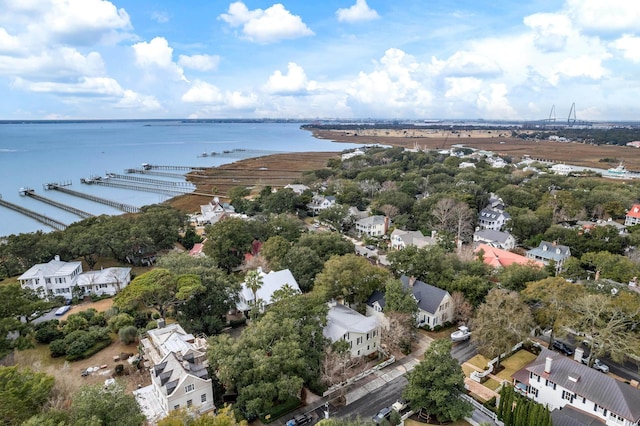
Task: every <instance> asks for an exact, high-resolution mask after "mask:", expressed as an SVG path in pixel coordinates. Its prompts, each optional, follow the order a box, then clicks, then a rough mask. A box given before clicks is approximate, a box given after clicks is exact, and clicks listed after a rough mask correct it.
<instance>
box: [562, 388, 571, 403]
mask: <svg viewBox="0 0 640 426" xmlns="http://www.w3.org/2000/svg"><path fill="white" fill-rule="evenodd" d="M562 399H566V400H567V401H573V394H572V393H571V392H567V391H566V390H563V391H562Z"/></svg>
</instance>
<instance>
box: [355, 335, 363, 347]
mask: <svg viewBox="0 0 640 426" xmlns="http://www.w3.org/2000/svg"><path fill="white" fill-rule="evenodd" d="M360 344H362V336H360V337H358V339H357V340H356V345H360Z"/></svg>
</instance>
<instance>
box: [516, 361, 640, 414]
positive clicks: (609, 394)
mask: <svg viewBox="0 0 640 426" xmlns="http://www.w3.org/2000/svg"><path fill="white" fill-rule="evenodd" d="M547 357H550V358H552V359H553V362H552V364H551V372H550V373H549V374H547V373H545V372H544V366H545V360H546V358H547ZM525 369H526V370H527V371H530V372H532V373H533V374H536V375H538V376H540V377H542V378H545V379H548V380H549V381H551V382H553V383H556V384H558V385H559V386H562V387H563V388H565V389H567V390H569V391H571V392H573V393H575V394H577V395H580V396H582V397H585V398H587V399H589V400H591V401H593V402H595V403H597V404H598V405H599V406H601V407H603V408H606V409H607V410H609V411H611V412H613V413H616V414H618V415H619V416H622V417H624V418H625V419H628V420H631V421H632V422H637V421H639V420H640V390H638V389H635V388H633V387H631V386H630V385H628V384H626V383H624V382H621V381H619V380H616V379H614V378H613V377H610V376H607V375H606V374H602V373H601V372H599V371H597V370H595V369H593V368H589V367H587V366H586V365H584V364H581V363H579V362H576V361H574V360H573V359H571V358H567V357H565V356H563V355H561V354H559V353H556V352H553V351H550V350H548V349H543V350H542V352H540V355H538V357H537V358H536V359H535V360H534V361H533V362H532V363H531V364H529V365H528V366H527V367H525ZM569 375H571V376H572V377H576V376H577V377H578V380H577V381H573V380H571V379H569Z"/></svg>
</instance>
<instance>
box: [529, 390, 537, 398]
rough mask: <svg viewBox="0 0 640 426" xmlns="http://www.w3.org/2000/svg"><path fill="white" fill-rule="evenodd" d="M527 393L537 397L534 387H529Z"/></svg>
mask: <svg viewBox="0 0 640 426" xmlns="http://www.w3.org/2000/svg"><path fill="white" fill-rule="evenodd" d="M529 393H530V394H531V395H533V396H534V397H536V398H537V397H538V389H536V388H530V389H529Z"/></svg>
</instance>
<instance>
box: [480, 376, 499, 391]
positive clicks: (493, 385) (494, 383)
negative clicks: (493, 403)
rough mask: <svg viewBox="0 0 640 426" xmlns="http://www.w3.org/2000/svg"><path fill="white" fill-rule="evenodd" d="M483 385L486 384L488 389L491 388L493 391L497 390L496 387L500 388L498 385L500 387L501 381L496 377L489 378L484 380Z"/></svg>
mask: <svg viewBox="0 0 640 426" xmlns="http://www.w3.org/2000/svg"><path fill="white" fill-rule="evenodd" d="M482 386H484V387H485V388H487V389H491V390H492V391H495V390H496V389H498V387H500V382H498V381H497V380H494V379H489V380H487V381H486V382H484V383H483V384H482Z"/></svg>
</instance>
